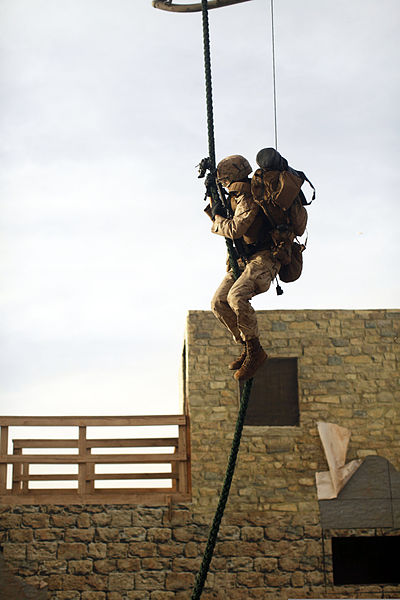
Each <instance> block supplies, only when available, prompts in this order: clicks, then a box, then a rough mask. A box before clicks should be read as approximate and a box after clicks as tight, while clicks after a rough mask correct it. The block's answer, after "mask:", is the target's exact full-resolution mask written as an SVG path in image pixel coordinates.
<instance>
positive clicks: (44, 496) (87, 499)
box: [0, 489, 192, 506]
mask: <svg viewBox="0 0 400 600" xmlns="http://www.w3.org/2000/svg"><path fill="white" fill-rule="evenodd" d="M51 491H52V490H30V491H29V493H28V494H26V495H23V494H21V495H18V494H12V493H11V492H10V493H7V494H0V504H9V505H17V504H21V505H22V504H49V502H50V501H51V503H52V504H59V505H65V506H68V505H70V504H143V505H148V506H167V505H168V497H171V499H172V501H173V502H174V503H175V504H186V503H189V502H191V500H192V497H191V495H190V494H177V493H174V492H172V491H171V490H168V489H165V490H164V491H162V492H161V491H158V490H152V491H151V493H142V492H140V493H138V492H136V490H131V489H124V490H120V491H118V492H114V490H104V491H103V490H101V491H100V490H99V491H97V492H95V493H94V494H86V496H84V497H83V496H79V495H78V494H77V492H76V490H62V492H60V491H57V492H56V493H54V494H53V493H52V494H50V495H49V492H51ZM69 492H70V493H69Z"/></svg>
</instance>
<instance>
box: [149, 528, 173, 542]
mask: <svg viewBox="0 0 400 600" xmlns="http://www.w3.org/2000/svg"><path fill="white" fill-rule="evenodd" d="M170 539H171V529H169V528H167V527H150V528H149V529H148V531H147V540H148V541H149V542H157V543H165V542H168V541H169V540H170Z"/></svg>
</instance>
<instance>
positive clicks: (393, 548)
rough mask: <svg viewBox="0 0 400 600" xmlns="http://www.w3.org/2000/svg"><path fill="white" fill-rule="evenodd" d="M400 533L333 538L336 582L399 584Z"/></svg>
mask: <svg viewBox="0 0 400 600" xmlns="http://www.w3.org/2000/svg"><path fill="white" fill-rule="evenodd" d="M399 555H400V536H388V537H347V538H340V537H339V538H332V558H333V582H334V584H335V585H348V584H363V583H364V584H374V583H396V584H397V583H400V569H399Z"/></svg>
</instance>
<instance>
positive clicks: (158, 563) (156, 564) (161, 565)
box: [132, 557, 171, 571]
mask: <svg viewBox="0 0 400 600" xmlns="http://www.w3.org/2000/svg"><path fill="white" fill-rule="evenodd" d="M132 560H139V559H132ZM170 562H171V561H170V559H169V558H158V557H157V558H142V560H141V564H142V568H143V569H144V570H145V571H168V570H169V568H170Z"/></svg>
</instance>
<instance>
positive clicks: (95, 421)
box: [0, 415, 186, 427]
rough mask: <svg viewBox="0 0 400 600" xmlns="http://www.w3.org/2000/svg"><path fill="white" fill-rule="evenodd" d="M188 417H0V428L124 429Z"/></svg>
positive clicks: (181, 421) (179, 422)
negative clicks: (124, 427) (125, 427)
mask: <svg viewBox="0 0 400 600" xmlns="http://www.w3.org/2000/svg"><path fill="white" fill-rule="evenodd" d="M185 423H186V415H139V416H136V417H133V416H125V417H84V416H76V417H33V416H31V417H20V416H16V417H8V416H5V417H0V426H4V427H7V426H15V427H80V426H82V427H83V426H85V427H123V426H129V427H134V426H155V425H184V424H185Z"/></svg>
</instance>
